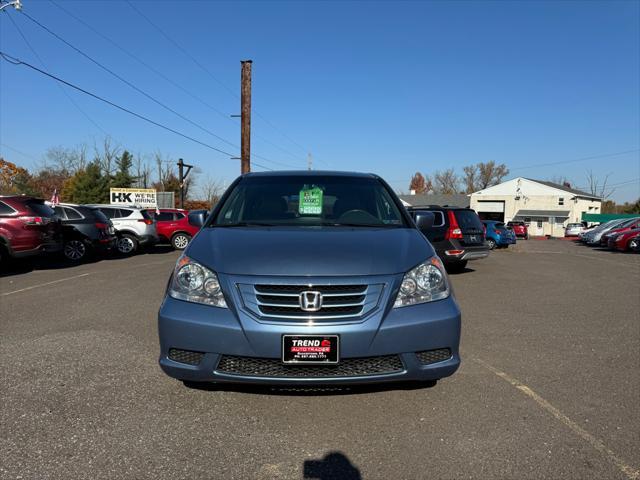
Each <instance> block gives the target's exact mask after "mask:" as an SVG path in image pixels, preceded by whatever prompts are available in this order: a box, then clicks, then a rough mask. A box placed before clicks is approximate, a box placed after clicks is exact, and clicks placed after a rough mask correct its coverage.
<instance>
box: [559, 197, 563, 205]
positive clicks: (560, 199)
mask: <svg viewBox="0 0 640 480" xmlns="http://www.w3.org/2000/svg"><path fill="white" fill-rule="evenodd" d="M558 205H564V197H560V198H558Z"/></svg>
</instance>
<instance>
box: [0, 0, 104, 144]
mask: <svg viewBox="0 0 640 480" xmlns="http://www.w3.org/2000/svg"><path fill="white" fill-rule="evenodd" d="M5 12H6V14H7V16H8V17H9V20H10V21H11V23H12V24H13V26H14V27H15V29H16V30H17V32H18V34H19V35H20V36H21V37H22V40H24V43H25V44H26V45H27V47H29V50H31V52H32V53H33V55H34V56H35V57H36V59H37V60H38V61H39V62H40V64H41V65H42V67H43V68H47V64H46V63H45V62H44V60H42V57H40V55H38V52H36V50H35V49H34V48H33V46H32V45H31V43H30V42H29V40H28V39H27V37H26V35H25V34H24V33H23V32H22V30H21V29H20V27H19V26H18V24H17V23H16V21H15V20H14V19H13V17H12V16H11V15H10V14H9V12H8V11H5ZM56 85H57V86H58V88H59V89H60V91H61V92H62V93H63V94H64V96H65V97H67V99H68V100H69V101H70V102H71V104H72V105H73V106H74V107H75V108H76V109H77V110H78V111H79V112H80V113H81V114H82V115H84V117H85V118H86V119H87V120H89V122H91V123H92V124H93V125H94V126H95V127H96V128H97V129H98V130H100V131H101V132H102V133H104V134H105V135H109V134H108V133H107V131H106V130H105V129H104V128H102V127H101V126H100V125H98V123H97V122H96V121H95V120H94V119H93V118H91V117H90V116H89V114H88V113H87V112H85V111H84V110H83V109H82V108H80V105H78V104H77V103H76V102H75V100H73V98H71V95H69V93H68V92H67V91H66V90H65V89H64V88H62V86H61V85H60V84H57V83H56Z"/></svg>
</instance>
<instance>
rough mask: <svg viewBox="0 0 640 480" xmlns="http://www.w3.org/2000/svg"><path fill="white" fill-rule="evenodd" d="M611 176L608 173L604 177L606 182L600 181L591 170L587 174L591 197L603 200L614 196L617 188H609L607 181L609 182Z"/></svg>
mask: <svg viewBox="0 0 640 480" xmlns="http://www.w3.org/2000/svg"><path fill="white" fill-rule="evenodd" d="M610 176H611V174H610V173H607V174H606V175H605V176H604V180H602V181H600V179H598V177H596V175H595V174H594V173H593V170H589V171H588V172H587V185H588V187H587V188H588V190H587V191H588V192H589V193H590V194H591V195H593V196H595V197H600V198H602V199H603V200H604V199H607V198H609V197H610V196H611V195H613V192H615V191H616V189H615V188H607V181H608V180H609V177H610Z"/></svg>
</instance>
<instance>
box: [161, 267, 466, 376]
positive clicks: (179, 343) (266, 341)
mask: <svg viewBox="0 0 640 480" xmlns="http://www.w3.org/2000/svg"><path fill="white" fill-rule="evenodd" d="M400 279H401V277H400ZM221 280H222V279H221ZM394 284H396V281H394ZM386 290H387V291H386V292H385V293H383V295H382V297H381V299H380V305H381V306H384V305H390V302H389V298H390V297H391V293H392V292H391V291H392V290H393V288H389V289H386ZM396 291H397V290H396ZM393 295H394V297H395V292H393ZM234 297H235V295H234ZM234 304H236V305H237V303H232V304H231V305H234ZM158 330H159V336H160V359H159V363H160V367H161V368H162V370H163V371H164V372H165V373H166V374H167V375H169V376H171V377H174V378H177V379H180V380H188V381H198V382H233V383H253V384H272V385H275V384H282V385H287V384H288V385H291V384H325V385H326V384H357V383H379V382H394V381H413V380H417V381H423V380H437V379H440V378H443V377H447V376H449V375H452V374H453V373H454V372H455V371H456V370H457V369H458V366H459V365H460V356H459V348H458V347H459V342H460V310H459V308H458V305H457V303H456V301H455V300H454V298H453V297H452V296H451V297H449V298H448V299H445V300H440V301H436V302H432V303H425V304H420V305H414V306H409V307H402V308H398V309H390V308H388V307H387V308H382V307H381V308H379V309H376V310H374V311H373V312H372V313H371V314H370V315H368V316H367V317H365V318H364V319H363V320H359V321H357V322H352V323H346V322H345V323H334V324H316V325H308V324H302V325H301V324H298V323H295V324H291V323H286V321H281V322H279V321H278V320H277V319H275V320H274V321H269V322H268V323H265V322H264V321H263V320H259V319H257V318H255V317H253V316H252V315H251V314H250V313H248V312H246V311H245V310H244V309H242V308H240V309H235V308H230V309H223V308H217V307H209V306H206V305H199V304H195V303H189V302H184V301H181V300H176V299H174V298H171V297H168V296H167V297H166V298H165V300H164V302H163V303H162V306H161V308H160V312H159V314H158ZM283 334H299V335H311V334H313V335H318V334H319V335H322V334H326V335H339V336H340V359H341V361H343V362H344V361H346V360H347V359H353V360H354V361H355V360H356V359H370V358H372V357H381V358H383V357H385V356H395V355H397V356H398V357H399V358H400V360H401V362H402V363H401V367H400V368H399V369H396V370H394V371H393V372H383V373H372V374H366V373H365V374H355V375H353V374H349V375H344V374H340V373H337V374H334V373H328V374H326V375H323V376H311V375H310V376H304V374H303V375H300V374H299V373H298V374H296V375H295V376H294V375H288V374H287V368H288V367H287V366H283V367H281V368H280V369H279V370H278V371H279V372H284V373H279V374H276V375H274V376H272V375H269V374H267V375H264V374H262V375H252V374H248V373H246V372H242V373H240V374H235V373H233V374H230V373H229V372H228V371H224V372H223V371H220V370H219V369H218V366H219V363H220V361H221V359H222V357H223V356H233V357H243V358H248V359H249V360H256V361H260V360H264V361H266V362H270V363H271V364H273V363H274V362H279V359H280V358H281V348H282V345H281V341H282V340H281V338H282V335H283ZM170 349H181V350H186V351H191V352H201V353H202V354H203V355H202V356H201V359H200V361H199V363H198V364H197V365H191V364H187V363H182V362H178V361H175V360H172V359H170V358H169V350H170ZM438 349H440V350H441V349H449V350H450V351H451V356H450V357H449V358H447V359H444V360H442V361H436V362H434V363H429V364H425V363H424V362H423V361H421V360H420V359H419V357H418V356H417V355H416V353H417V352H425V351H435V350H438ZM345 363H346V362H345ZM296 368H298V369H299V368H303V367H296ZM336 371H337V372H339V371H338V370H336Z"/></svg>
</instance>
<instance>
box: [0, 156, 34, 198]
mask: <svg viewBox="0 0 640 480" xmlns="http://www.w3.org/2000/svg"><path fill="white" fill-rule="evenodd" d="M31 182H32V178H31V174H30V173H29V171H28V170H27V169H26V168H22V167H19V166H18V165H16V164H15V163H12V162H9V161H8V160H5V159H4V158H2V157H0V194H4V195H8V194H16V193H24V194H26V195H34V194H35V193H36V192H35V191H33V187H32V185H31Z"/></svg>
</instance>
